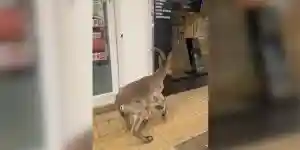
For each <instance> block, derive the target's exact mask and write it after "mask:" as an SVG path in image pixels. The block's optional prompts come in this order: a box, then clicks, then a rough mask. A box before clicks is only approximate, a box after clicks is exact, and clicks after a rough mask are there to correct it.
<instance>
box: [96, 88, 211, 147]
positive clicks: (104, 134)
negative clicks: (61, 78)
mask: <svg viewBox="0 0 300 150" xmlns="http://www.w3.org/2000/svg"><path fill="white" fill-rule="evenodd" d="M167 100H168V105H169V117H168V120H167V121H166V122H163V121H162V120H161V119H160V118H159V117H155V119H154V120H151V121H150V125H149V134H150V135H152V136H153V137H154V141H153V142H151V143H150V144H141V143H140V142H139V140H137V139H136V138H134V137H132V136H131V135H130V133H128V132H126V131H125V130H124V124H123V121H122V119H121V118H120V117H119V115H118V113H117V112H110V113H106V114H102V115H98V116H96V118H95V120H96V121H95V123H96V124H97V132H95V135H96V136H97V137H95V142H94V143H95V144H94V148H95V149H94V150H171V149H174V147H175V146H176V145H178V144H180V143H182V142H184V141H186V140H188V139H190V138H191V137H195V136H197V135H199V134H201V133H203V132H204V131H206V130H207V128H208V114H207V113H208V88H207V86H206V87H202V88H199V89H195V90H190V91H187V92H183V93H179V94H176V95H170V96H168V97H167Z"/></svg>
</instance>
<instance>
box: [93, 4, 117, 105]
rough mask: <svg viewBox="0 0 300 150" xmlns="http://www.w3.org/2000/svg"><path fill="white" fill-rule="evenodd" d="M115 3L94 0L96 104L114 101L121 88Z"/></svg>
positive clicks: (94, 84)
mask: <svg viewBox="0 0 300 150" xmlns="http://www.w3.org/2000/svg"><path fill="white" fill-rule="evenodd" d="M114 3H115V1H111V2H108V1H106V0H93V95H94V103H96V105H102V103H103V104H106V103H110V102H112V101H113V100H114V98H113V97H114V95H115V94H116V93H117V90H118V88H119V83H118V65H117V64H118V63H117V43H116V33H115V29H116V28H115V13H114Z"/></svg>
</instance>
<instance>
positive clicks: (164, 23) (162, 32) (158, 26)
mask: <svg viewBox="0 0 300 150" xmlns="http://www.w3.org/2000/svg"><path fill="white" fill-rule="evenodd" d="M171 12H172V0H154V46H155V47H157V48H159V49H161V50H163V51H164V52H165V54H167V53H169V52H170V51H171V49H172V23H171ZM154 63H155V64H154V66H155V69H156V68H158V56H157V54H156V55H155V56H154Z"/></svg>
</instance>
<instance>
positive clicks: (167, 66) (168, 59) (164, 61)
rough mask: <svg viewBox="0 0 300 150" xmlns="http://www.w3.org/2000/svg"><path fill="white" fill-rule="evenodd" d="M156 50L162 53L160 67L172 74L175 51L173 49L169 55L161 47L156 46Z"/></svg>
mask: <svg viewBox="0 0 300 150" xmlns="http://www.w3.org/2000/svg"><path fill="white" fill-rule="evenodd" d="M154 51H156V52H158V53H159V55H160V58H161V59H159V66H160V67H159V69H158V70H161V71H164V72H166V74H168V75H170V74H172V70H171V64H172V57H173V52H172V51H171V52H170V53H169V54H168V55H167V56H166V54H165V53H164V52H163V51H162V50H161V49H159V48H154Z"/></svg>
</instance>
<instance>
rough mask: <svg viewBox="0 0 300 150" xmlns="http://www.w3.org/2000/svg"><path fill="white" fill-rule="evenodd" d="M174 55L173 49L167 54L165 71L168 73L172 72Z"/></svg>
mask: <svg viewBox="0 0 300 150" xmlns="http://www.w3.org/2000/svg"><path fill="white" fill-rule="evenodd" d="M172 57H173V52H172V51H171V52H170V53H169V55H168V56H167V59H166V62H165V71H166V73H167V74H168V75H171V74H172V67H171V66H172Z"/></svg>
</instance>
